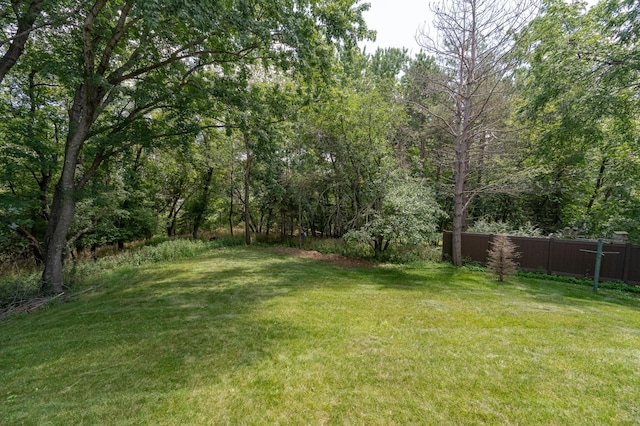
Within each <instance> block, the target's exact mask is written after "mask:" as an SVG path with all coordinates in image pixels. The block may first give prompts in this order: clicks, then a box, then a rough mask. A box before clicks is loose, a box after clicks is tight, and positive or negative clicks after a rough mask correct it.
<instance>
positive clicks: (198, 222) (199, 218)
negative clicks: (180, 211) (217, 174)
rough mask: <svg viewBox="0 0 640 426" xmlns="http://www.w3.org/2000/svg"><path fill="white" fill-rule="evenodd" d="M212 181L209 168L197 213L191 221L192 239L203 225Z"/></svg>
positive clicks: (211, 172)
mask: <svg viewBox="0 0 640 426" xmlns="http://www.w3.org/2000/svg"><path fill="white" fill-rule="evenodd" d="M212 180H213V167H209V170H207V174H206V175H205V179H204V188H203V189H202V198H201V199H200V201H199V203H198V204H199V206H198V211H197V212H196V217H195V218H194V220H193V239H196V238H198V231H199V230H200V227H201V226H202V224H203V223H204V217H205V213H206V212H207V207H208V206H209V193H210V192H211V181H212Z"/></svg>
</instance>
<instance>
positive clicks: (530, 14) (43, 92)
mask: <svg viewBox="0 0 640 426" xmlns="http://www.w3.org/2000/svg"><path fill="white" fill-rule="evenodd" d="M0 5H1V6H2V13H1V14H0V25H1V27H2V29H3V35H1V36H0V37H4V39H3V40H1V41H0V43H1V46H0V49H2V50H0V53H1V54H2V57H1V58H0V83H1V86H0V115H1V116H2V119H1V122H0V164H1V165H0V256H2V258H3V259H5V260H6V259H11V258H15V257H23V258H30V259H33V261H34V262H37V263H39V264H40V265H42V267H43V271H44V272H43V290H46V291H60V290H61V289H62V286H63V264H64V261H65V259H69V258H70V257H71V256H73V253H74V251H77V250H80V249H84V248H87V249H88V248H92V247H93V248H95V247H98V246H101V245H105V244H118V245H119V246H120V247H122V246H123V245H124V244H125V243H126V242H130V241H135V240H139V239H145V238H149V237H151V236H152V235H155V234H158V233H164V234H165V235H168V236H173V235H184V234H189V235H191V236H193V237H194V238H198V237H199V236H201V235H202V233H203V231H205V230H208V231H211V230H221V229H224V230H227V232H229V233H232V234H233V233H238V232H243V233H244V235H245V238H246V242H247V243H250V242H251V235H252V234H262V235H275V236H279V237H286V236H291V235H303V234H306V235H318V236H326V237H341V238H346V239H347V240H351V241H358V242H363V243H367V244H370V245H371V249H372V252H373V253H374V254H375V255H376V256H377V257H379V258H384V256H385V252H386V250H387V248H388V247H389V245H390V244H425V243H428V242H429V241H430V239H431V238H432V237H433V234H434V233H435V232H436V231H438V230H442V229H452V230H453V231H454V234H455V233H456V232H458V233H459V232H462V230H465V229H467V228H469V227H472V228H473V227H474V226H476V227H477V226H479V225H483V226H488V225H487V224H489V225H490V224H492V223H498V224H500V226H501V227H505V226H506V227H511V228H513V229H517V228H522V227H530V228H536V229H538V230H540V232H543V233H546V234H548V233H555V234H562V233H579V234H580V235H584V236H604V235H606V234H607V233H610V232H612V231H614V230H621V231H627V232H629V234H630V236H631V238H632V239H636V240H638V239H640V231H639V230H638V229H639V228H638V221H639V220H640V202H639V201H640V199H639V193H638V190H639V187H638V179H637V176H638V171H639V170H638V166H639V164H640V163H639V161H638V152H639V151H638V139H637V135H638V132H637V119H636V116H637V107H638V96H637V90H636V87H637V84H638V82H639V79H638V48H637V41H636V39H637V37H638V29H639V28H638V23H637V22H638V19H637V15H638V13H639V12H640V7H639V6H638V5H636V3H635V2H633V1H630V0H626V1H619V0H618V1H614V0H603V1H601V2H600V3H599V4H598V5H597V6H595V7H594V8H592V9H589V10H587V9H586V6H585V5H584V4H582V3H580V2H572V3H565V2H564V1H561V0H545V1H543V2H542V3H541V4H537V3H527V2H518V3H517V4H511V2H505V3H504V4H501V3H500V4H499V2H490V1H487V0H453V1H447V2H441V3H438V4H436V5H434V13H435V16H436V19H435V21H434V24H433V26H432V27H431V28H425V29H423V31H421V34H420V35H419V42H420V44H421V45H422V47H423V51H422V52H421V53H419V54H417V55H415V56H413V57H412V56H410V55H409V54H408V52H407V51H406V50H405V49H401V48H390V49H384V50H377V51H376V52H373V53H367V52H366V51H362V50H361V49H359V48H358V41H360V40H362V39H365V38H368V37H371V36H372V35H373V34H372V32H371V31H370V30H369V29H368V28H367V27H366V23H365V22H364V20H363V13H364V12H365V11H366V10H367V7H368V6H367V5H366V4H359V3H358V2H356V1H355V0H296V1H288V2H284V1H276V2H269V1H261V0H252V1H233V2H218V1H204V2H203V1H193V2H191V1H171V0H169V1H162V2H158V1H154V0H143V1H124V0H114V1H107V0H104V1H102V0H94V1H92V2H88V3H87V2H81V1H75V0H55V1H54V0H49V1H47V0H40V1H36V0H33V1H24V0H21V1H17V0H12V1H0ZM461 261H462V259H460V258H459V257H458V258H456V256H455V255H454V262H455V263H457V264H460V263H461Z"/></svg>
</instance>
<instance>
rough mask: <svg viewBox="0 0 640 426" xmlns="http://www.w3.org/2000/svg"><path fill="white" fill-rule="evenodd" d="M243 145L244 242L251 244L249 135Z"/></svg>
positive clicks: (251, 155) (250, 159)
mask: <svg viewBox="0 0 640 426" xmlns="http://www.w3.org/2000/svg"><path fill="white" fill-rule="evenodd" d="M244 146H245V150H246V154H247V164H246V166H245V169H244V243H245V244H246V245H251V211H250V210H249V196H250V194H251V165H252V163H253V152H252V151H251V142H250V140H249V136H248V135H246V134H245V136H244Z"/></svg>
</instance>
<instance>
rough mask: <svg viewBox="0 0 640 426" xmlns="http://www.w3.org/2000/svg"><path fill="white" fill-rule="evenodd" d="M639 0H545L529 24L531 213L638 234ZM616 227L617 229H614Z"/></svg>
mask: <svg viewBox="0 0 640 426" xmlns="http://www.w3.org/2000/svg"><path fill="white" fill-rule="evenodd" d="M637 13H638V5H637V4H635V2H626V1H603V2H600V4H599V5H598V6H596V7H594V8H592V9H590V10H589V11H588V12H587V11H585V9H584V6H583V5H582V4H581V3H571V4H567V3H566V2H564V1H559V0H557V1H556V0H547V1H545V2H544V4H543V8H542V11H541V14H540V16H539V17H538V18H536V19H535V20H534V21H533V22H532V23H531V24H530V25H529V26H528V27H527V29H526V30H525V31H523V33H522V34H521V36H520V37H521V39H522V42H523V45H524V46H526V47H527V49H528V56H527V58H526V66H525V67H523V69H522V70H521V73H520V75H519V84H518V87H519V88H520V91H521V97H522V99H523V102H522V106H521V110H520V119H521V120H522V122H523V123H524V124H525V125H526V127H527V129H529V137H530V144H529V145H530V154H529V155H530V159H529V160H528V161H529V163H530V164H531V165H532V166H533V167H535V168H536V169H537V170H538V172H537V173H536V174H535V175H534V176H533V181H532V184H533V185H532V189H531V192H530V194H529V197H528V198H529V205H530V206H531V208H530V211H532V212H534V213H535V214H534V216H533V217H532V220H534V221H536V222H537V223H539V224H540V225H541V226H542V227H543V228H544V229H545V230H546V231H547V232H557V231H561V230H562V229H563V228H564V227H566V226H569V227H572V228H573V227H577V228H578V229H579V232H580V234H581V235H591V236H596V237H598V238H601V237H603V236H605V235H607V234H609V233H611V232H612V231H615V230H627V231H629V232H630V234H632V235H633V234H634V233H635V232H636V231H635V230H636V229H637V228H638V227H637V223H638V222H637V217H638V216H637V212H638V208H639V207H640V199H639V197H638V195H637V194H638V183H637V179H633V178H631V176H637V173H638V171H639V169H638V166H639V165H640V161H639V160H640V158H639V157H638V155H637V152H638V149H637V134H638V128H639V126H638V125H639V123H638V120H637V115H638V107H639V106H640V105H639V103H638V98H637V93H636V92H637V90H636V89H635V87H636V86H637V84H638V82H639V81H640V73H639V72H638V66H637V65H638V62H637V55H638V44H637V39H638V35H637V34H638V33H637V31H636V30H635V29H637V28H638V27H637V22H636V17H637ZM616 227H618V229H615V228H616Z"/></svg>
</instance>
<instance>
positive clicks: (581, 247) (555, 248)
mask: <svg viewBox="0 0 640 426" xmlns="http://www.w3.org/2000/svg"><path fill="white" fill-rule="evenodd" d="M492 238H493V235H489V234H472V233H463V234H462V258H463V259H465V260H471V261H473V262H480V263H483V264H486V263H487V250H489V248H490V242H491V239H492ZM509 239H511V241H512V242H513V243H514V244H515V245H517V246H518V248H517V251H518V252H519V253H520V257H519V258H518V259H517V260H518V263H519V264H520V269H522V270H524V271H530V272H540V273H545V274H549V275H564V276H569V277H578V278H588V279H592V278H593V271H594V269H595V260H596V255H595V253H594V252H595V251H596V248H597V244H598V242H597V241H592V240H556V239H553V238H530V237H511V236H510V237H509ZM442 241H443V244H442V255H443V257H446V256H448V257H449V258H451V255H452V253H453V251H452V233H451V232H448V231H445V232H444V233H443V238H442ZM604 251H605V252H615V253H617V254H606V255H604V256H603V257H602V263H601V266H600V281H624V282H625V283H627V284H633V285H640V245H637V244H625V243H609V242H605V244H604Z"/></svg>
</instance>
